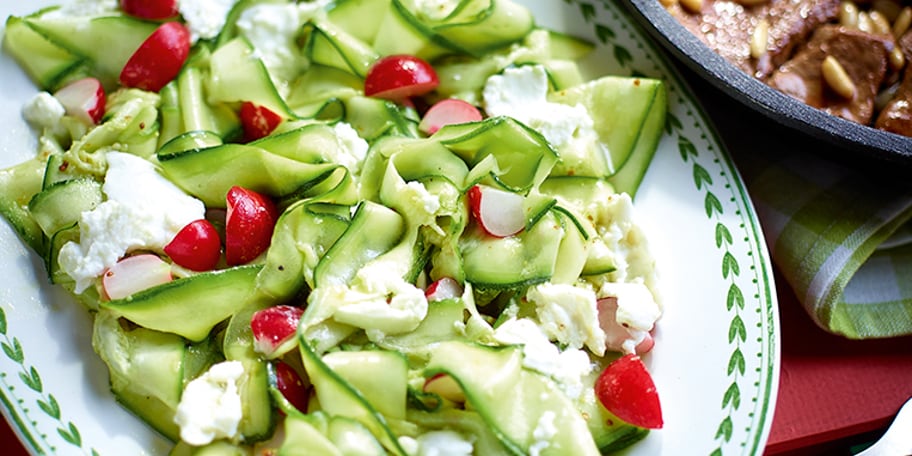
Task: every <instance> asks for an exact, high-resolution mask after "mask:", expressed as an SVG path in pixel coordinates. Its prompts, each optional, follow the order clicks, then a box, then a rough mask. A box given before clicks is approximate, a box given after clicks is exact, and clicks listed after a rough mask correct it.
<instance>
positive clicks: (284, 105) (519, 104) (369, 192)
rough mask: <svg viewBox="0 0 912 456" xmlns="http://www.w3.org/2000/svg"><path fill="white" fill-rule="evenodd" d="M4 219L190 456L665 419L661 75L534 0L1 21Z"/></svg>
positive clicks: (483, 449) (593, 444)
mask: <svg viewBox="0 0 912 456" xmlns="http://www.w3.org/2000/svg"><path fill="white" fill-rule="evenodd" d="M3 46H4V50H5V53H6V54H7V55H8V56H11V57H12V58H13V59H14V60H15V62H16V63H17V64H18V65H19V67H20V68H21V69H22V71H23V72H24V73H25V74H27V75H28V76H29V78H31V80H32V81H33V82H34V84H35V94H34V96H33V97H31V98H30V101H28V103H26V104H25V105H24V106H23V107H22V115H23V116H24V118H25V119H26V120H27V121H28V122H29V125H31V126H32V128H33V129H34V135H35V136H36V137H37V138H38V140H37V142H36V144H37V149H38V150H37V151H36V154H35V156H34V158H33V159H30V160H28V161H25V162H23V163H20V164H18V165H15V166H13V167H10V168H8V169H5V170H2V171H0V213H2V214H3V216H4V218H5V219H6V220H7V221H8V222H9V223H10V225H11V226H12V227H13V228H14V229H15V231H16V233H17V234H18V235H19V237H20V238H21V240H22V242H24V243H25V244H26V245H28V246H29V247H30V248H31V249H32V250H34V252H35V253H36V254H37V255H38V256H39V257H40V258H41V259H42V260H43V261H44V265H45V266H46V268H47V277H48V280H49V281H50V282H51V283H53V284H55V285H57V286H60V287H62V288H63V289H65V290H66V291H67V292H69V294H71V295H72V296H73V297H74V300H75V302H76V303H78V304H76V305H81V306H84V307H85V309H86V311H87V312H89V313H90V314H91V315H92V316H93V321H94V323H93V324H94V328H93V333H92V346H93V348H94V351H95V352H96V353H97V354H98V356H99V357H100V358H101V360H103V361H104V364H105V365H106V366H107V372H102V373H100V375H105V374H107V376H108V378H109V379H110V389H111V391H112V392H113V395H114V397H115V398H116V400H117V401H118V402H119V403H120V404H122V405H123V407H125V408H126V409H128V410H129V411H130V412H132V413H133V414H135V415H136V416H137V417H139V418H140V419H142V420H143V421H145V422H146V423H148V425H149V426H151V427H152V428H154V429H155V430H156V431H157V432H159V433H160V434H162V435H164V436H165V437H167V438H168V439H170V440H171V441H173V442H174V447H173V450H172V452H171V454H174V455H188V454H207V455H210V454H217V455H222V454H224V455H235V454H237V455H381V454H393V455H471V454H475V455H498V454H513V455H526V454H528V455H595V454H607V453H611V452H614V451H617V450H619V449H622V448H626V447H628V446H630V445H636V442H637V441H638V440H640V439H642V438H643V437H644V436H645V435H646V434H647V433H649V432H657V431H655V430H657V429H660V428H661V427H662V425H663V421H662V411H661V405H660V401H659V395H660V393H661V392H660V391H656V387H655V384H654V382H653V380H652V377H651V375H650V373H649V370H648V368H647V367H646V365H647V363H644V361H643V359H642V358H641V357H648V354H647V353H648V352H649V351H650V350H651V349H652V347H653V345H654V340H653V338H652V331H653V329H654V327H655V324H656V322H657V321H658V320H659V318H660V316H661V314H662V308H661V302H660V296H659V292H658V288H659V287H658V283H659V280H658V275H657V273H656V265H655V261H654V259H653V257H652V255H651V253H650V251H649V247H648V243H647V239H646V238H645V235H644V231H643V230H642V229H641V228H640V226H638V225H637V223H636V218H635V216H634V215H635V206H634V204H633V202H632V201H633V196H634V195H635V194H636V190H637V187H638V186H639V184H640V182H641V180H642V178H643V175H644V174H645V172H646V170H647V168H648V166H649V163H650V161H651V159H652V156H653V154H654V153H655V150H656V147H657V144H658V141H659V138H660V136H661V134H662V132H663V128H664V124H665V116H666V93H665V87H664V85H663V83H662V82H661V81H660V80H657V79H649V78H640V77H628V76H612V75H595V76H594V77H593V76H592V75H587V74H585V71H583V69H582V68H583V65H582V63H581V62H583V61H584V59H585V58H586V57H587V56H588V55H589V54H590V52H592V51H593V50H594V45H593V44H592V43H590V42H588V41H585V40H583V39H580V38H576V37H573V36H570V35H567V34H564V33H560V32H557V31H554V30H549V29H546V28H544V27H542V26H539V25H538V23H537V22H536V19H535V17H533V15H532V13H531V12H530V10H529V9H528V8H527V6H526V5H523V2H520V1H511V0H336V1H329V0H313V1H297V2H295V1H285V0H119V1H118V0H77V1H71V2H68V3H63V4H61V5H59V6H54V7H49V8H45V9H41V10H40V11H36V12H34V13H32V14H29V15H25V16H10V17H8V18H7V19H6V26H5V31H4V34H3Z"/></svg>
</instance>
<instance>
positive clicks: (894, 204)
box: [730, 143, 912, 339]
mask: <svg viewBox="0 0 912 456" xmlns="http://www.w3.org/2000/svg"><path fill="white" fill-rule="evenodd" d="M816 146H817V147H821V145H820V144H817V145H816ZM730 148H732V149H733V150H732V152H733V154H734V155H735V157H736V160H735V161H736V163H737V165H738V169H739V170H740V172H741V174H742V176H743V177H744V180H745V183H746V185H747V187H748V192H749V193H750V195H751V197H752V199H753V203H754V207H755V208H756V210H757V214H758V216H759V219H760V223H761V226H762V227H763V230H764V235H765V236H766V241H767V245H768V246H769V250H770V255H771V257H772V259H773V262H774V263H775V264H776V265H777V266H778V267H779V269H780V271H781V272H782V276H783V277H784V278H785V279H786V281H788V283H789V284H790V285H791V287H792V289H793V290H794V291H795V294H796V295H797V297H798V300H799V301H800V302H801V303H802V304H803V306H804V307H805V310H807V312H808V314H809V315H810V316H811V318H812V319H813V320H814V321H815V322H816V323H817V324H818V325H819V326H820V327H822V328H823V329H825V330H827V331H830V332H833V333H836V334H841V335H843V336H845V337H848V338H852V339H862V338H882V337H892V336H899V335H906V334H912V226H910V225H909V224H908V223H907V222H908V221H909V219H910V218H912V189H910V188H904V187H903V186H901V185H898V184H899V183H898V182H895V181H891V180H888V179H881V180H876V178H875V177H874V174H872V173H865V172H859V170H856V169H852V168H849V167H848V166H847V165H846V164H844V163H843V162H841V161H829V160H825V159H823V158H821V156H820V155H819V154H811V153H807V152H804V151H801V150H797V151H796V150H790V148H789V147H786V146H784V145H778V147H775V148H773V149H772V150H771V149H770V148H767V147H764V148H763V150H762V151H761V150H751V149H756V146H753V147H752V146H751V145H749V144H747V143H744V144H740V143H739V144H738V145H735V144H730ZM734 149H739V150H738V153H736V151H735V150H734ZM791 149H794V147H793V148H791Z"/></svg>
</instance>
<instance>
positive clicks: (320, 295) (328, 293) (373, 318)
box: [301, 261, 428, 339]
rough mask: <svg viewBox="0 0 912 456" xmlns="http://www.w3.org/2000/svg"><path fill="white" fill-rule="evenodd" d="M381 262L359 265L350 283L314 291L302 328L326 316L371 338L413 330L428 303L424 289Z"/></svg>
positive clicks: (316, 322) (326, 286)
mask: <svg viewBox="0 0 912 456" xmlns="http://www.w3.org/2000/svg"><path fill="white" fill-rule="evenodd" d="M399 269H401V268H398V267H396V266H395V265H394V264H391V263H390V262H384V261H376V262H372V263H369V264H368V265H367V266H365V267H363V268H361V269H360V270H359V271H358V273H357V275H356V277H355V278H354V279H353V280H352V283H351V286H347V285H344V284H327V285H323V286H319V287H317V288H315V289H314V290H313V292H312V293H311V294H310V296H309V297H308V306H314V310H313V311H311V312H307V313H305V315H304V317H303V319H302V322H301V325H302V327H303V328H309V327H312V326H315V325H317V324H319V323H321V322H323V321H325V320H327V319H329V318H333V319H334V320H335V321H336V322H338V323H344V324H348V325H352V326H356V327H358V328H363V329H365V330H367V335H368V337H369V338H371V339H376V338H380V337H383V334H399V333H403V332H408V331H412V330H414V329H415V328H417V327H418V324H420V323H421V321H422V320H424V317H425V316H427V311H428V302H427V298H426V297H425V295H424V290H422V289H420V288H418V287H416V286H414V285H412V284H411V283H409V282H407V281H405V280H404V279H402V277H403V271H400V270H399Z"/></svg>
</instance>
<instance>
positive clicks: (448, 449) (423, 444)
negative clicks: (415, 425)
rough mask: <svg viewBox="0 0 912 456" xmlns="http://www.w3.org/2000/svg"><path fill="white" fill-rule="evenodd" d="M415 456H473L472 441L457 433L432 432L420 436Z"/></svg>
mask: <svg viewBox="0 0 912 456" xmlns="http://www.w3.org/2000/svg"><path fill="white" fill-rule="evenodd" d="M417 440H418V450H417V452H415V453H414V454H415V456H471V455H472V454H473V451H474V447H473V445H472V441H471V440H468V439H466V438H465V437H463V436H462V434H460V433H458V432H456V431H450V430H441V431H430V432H426V433H424V434H421V435H420V436H418V439H417Z"/></svg>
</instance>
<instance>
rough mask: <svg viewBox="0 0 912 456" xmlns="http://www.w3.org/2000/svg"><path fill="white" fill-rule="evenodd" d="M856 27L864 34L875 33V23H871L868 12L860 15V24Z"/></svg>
mask: <svg viewBox="0 0 912 456" xmlns="http://www.w3.org/2000/svg"><path fill="white" fill-rule="evenodd" d="M856 27H857V28H858V30H861V31H862V32H865V33H874V23H873V21H871V16H868V13H867V12H866V11H861V12H859V13H858V24H857V26H856Z"/></svg>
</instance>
